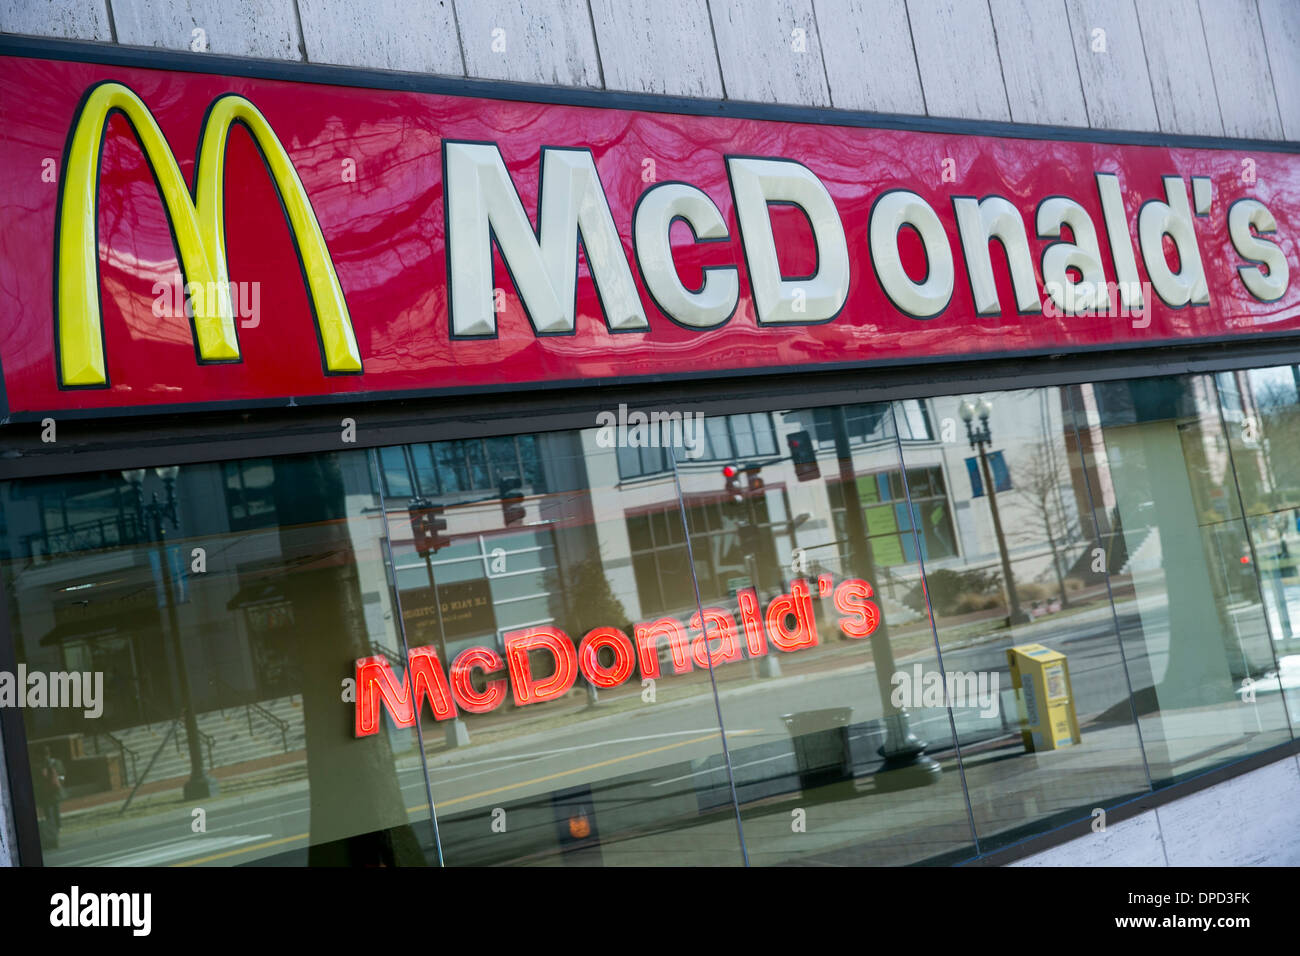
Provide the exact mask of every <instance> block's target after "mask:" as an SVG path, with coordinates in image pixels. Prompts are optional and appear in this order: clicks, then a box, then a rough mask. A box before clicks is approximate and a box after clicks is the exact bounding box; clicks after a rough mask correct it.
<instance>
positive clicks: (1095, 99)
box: [1065, 0, 1160, 131]
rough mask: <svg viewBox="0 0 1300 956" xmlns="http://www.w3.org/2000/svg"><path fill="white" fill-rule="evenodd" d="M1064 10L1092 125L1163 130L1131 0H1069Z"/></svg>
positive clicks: (1104, 127)
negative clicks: (1068, 21) (1068, 20)
mask: <svg viewBox="0 0 1300 956" xmlns="http://www.w3.org/2000/svg"><path fill="white" fill-rule="evenodd" d="M1065 9H1066V13H1067V14H1068V16H1069V19H1070V35H1071V38H1072V39H1073V41H1074V53H1075V58H1076V60H1077V61H1078V64H1079V79H1080V80H1081V81H1082V83H1083V101H1084V103H1085V104H1086V105H1087V107H1088V123H1089V125H1090V126H1093V127H1095V128H1097V129H1135V130H1150V131H1156V130H1159V129H1160V121H1159V118H1158V117H1157V115H1156V103H1155V99H1154V97H1153V96H1152V93H1151V77H1150V76H1149V74H1148V73H1147V61H1146V54H1145V53H1144V52H1143V50H1142V35H1141V31H1140V28H1139V26H1138V17H1137V11H1136V10H1135V9H1134V8H1133V0H1066V4H1065Z"/></svg>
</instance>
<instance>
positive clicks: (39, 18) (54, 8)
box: [0, 0, 113, 40]
mask: <svg viewBox="0 0 1300 956" xmlns="http://www.w3.org/2000/svg"><path fill="white" fill-rule="evenodd" d="M0 33H27V34H30V35H32V36H42V37H62V38H63V39H65V40H111V39H113V31H112V27H111V26H110V24H109V19H108V5H107V3H106V2H105V0H0Z"/></svg>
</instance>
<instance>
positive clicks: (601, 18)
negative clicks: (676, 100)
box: [591, 0, 722, 99]
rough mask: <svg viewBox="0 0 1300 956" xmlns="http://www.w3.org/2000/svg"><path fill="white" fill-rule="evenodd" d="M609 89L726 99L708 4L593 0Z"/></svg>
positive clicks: (682, 0) (683, 0) (691, 0)
mask: <svg viewBox="0 0 1300 956" xmlns="http://www.w3.org/2000/svg"><path fill="white" fill-rule="evenodd" d="M591 18H592V20H593V21H594V22H595V24H596V47H597V49H599V51H600V63H601V66H602V68H603V69H604V74H605V88H606V89H609V90H630V91H631V92H634V93H665V94H668V95H669V96H705V97H709V98H711V99H721V98H722V71H721V69H720V68H719V66H718V54H717V51H715V50H714V48H713V25H712V24H711V23H710V22H709V5H708V3H707V0H657V2H656V3H653V4H648V3H647V4H640V3H627V2H626V0H591Z"/></svg>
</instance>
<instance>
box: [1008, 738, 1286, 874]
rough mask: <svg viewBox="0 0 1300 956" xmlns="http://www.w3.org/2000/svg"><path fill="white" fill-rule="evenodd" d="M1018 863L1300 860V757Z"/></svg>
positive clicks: (1200, 863)
mask: <svg viewBox="0 0 1300 956" xmlns="http://www.w3.org/2000/svg"><path fill="white" fill-rule="evenodd" d="M1011 865H1012V866H1297V865H1300V758H1297V757H1287V758H1285V759H1283V760H1279V761H1277V762H1276V763H1271V764H1268V765H1266V766H1264V767H1259V768H1258V769H1255V770H1252V771H1250V772H1249V773H1245V774H1242V775H1241V776H1239V777H1233V778H1231V779H1229V780H1225V781H1224V782H1222V783H1219V784H1215V785H1214V786H1212V787H1207V788H1205V789H1204V790H1199V791H1197V792H1196V793H1193V794H1190V795H1188V796H1186V797H1182V798H1181V799H1178V800H1175V801H1173V802H1172V803H1167V804H1165V805H1164V806H1161V807H1157V808H1156V809H1154V810H1149V811H1147V812H1146V813H1143V814H1140V815H1138V816H1136V817H1132V818H1130V819H1128V820H1124V821H1122V822H1120V823H1116V824H1112V825H1110V826H1108V827H1106V829H1105V830H1104V831H1102V832H1093V833H1090V834H1088V835H1087V836H1082V837H1079V838H1078V839H1075V840H1071V841H1070V842H1068V843H1062V844H1061V845H1059V846H1055V847H1052V848H1051V849H1050V850H1044V851H1043V852H1042V853H1035V854H1034V855H1032V856H1028V857H1025V858H1024V859H1022V860H1017V861H1016V862H1015V863H1013V864H1011Z"/></svg>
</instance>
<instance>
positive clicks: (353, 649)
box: [0, 452, 430, 866]
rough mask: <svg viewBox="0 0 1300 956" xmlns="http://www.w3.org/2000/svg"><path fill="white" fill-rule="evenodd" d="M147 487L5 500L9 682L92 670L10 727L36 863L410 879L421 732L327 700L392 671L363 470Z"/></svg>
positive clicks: (300, 469) (120, 485) (415, 856)
mask: <svg viewBox="0 0 1300 956" xmlns="http://www.w3.org/2000/svg"><path fill="white" fill-rule="evenodd" d="M159 472H160V474H155V473H154V471H153V470H152V469H150V470H145V469H138V470H132V471H129V472H126V473H101V474H95V475H85V476H78V477H75V478H70V479H43V480H39V481H15V482H9V483H8V484H6V485H4V486H3V488H2V489H0V495H2V496H3V507H4V512H5V516H6V527H7V531H8V537H7V540H6V545H7V550H6V553H5V555H4V560H3V575H4V584H5V590H6V593H7V594H8V595H9V624H10V630H11V633H12V634H13V636H14V640H15V645H16V651H17V658H18V661H19V664H20V667H21V668H23V669H24V670H25V672H26V673H27V674H28V675H29V676H30V675H36V674H40V675H47V676H50V680H51V683H53V681H54V680H56V679H57V678H55V677H54V676H52V675H60V674H69V673H73V672H78V673H97V674H102V683H103V688H102V694H101V695H100V698H101V699H100V702H101V703H102V713H99V714H94V713H93V711H91V710H88V709H86V708H85V707H84V706H83V707H81V708H77V707H55V706H47V707H33V708H30V709H25V710H24V711H23V712H22V713H23V721H24V726H25V728H26V733H27V740H28V754H29V759H30V761H31V767H32V776H33V779H34V781H35V782H36V787H35V789H36V791H37V792H36V802H37V804H38V805H39V808H40V821H39V827H40V835H41V843H42V848H43V851H44V858H45V862H46V863H47V864H48V865H70V866H79V865H99V864H111V865H206V864H213V865H232V864H239V863H246V862H254V861H262V862H269V861H272V860H275V861H280V862H288V863H296V864H305V863H311V864H314V865H331V864H345V865H397V864H402V865H414V864H420V863H423V862H424V860H425V856H426V854H425V850H424V849H423V848H422V846H421V844H428V843H429V842H430V838H429V836H428V833H429V827H428V824H427V823H421V822H420V821H421V820H423V819H426V818H427V817H428V815H429V812H428V806H427V803H428V801H427V798H425V797H424V787H423V780H422V776H421V771H420V760H419V752H418V749H417V748H416V747H415V741H414V735H413V734H412V733H411V732H410V731H393V732H388V733H385V734H382V735H378V736H376V737H374V738H371V739H369V740H353V739H351V734H350V727H351V723H352V719H353V714H352V710H353V704H352V703H351V702H350V700H351V696H352V695H351V694H350V693H349V692H348V689H347V688H346V687H344V685H343V683H342V681H343V679H344V678H346V677H347V676H348V675H349V673H350V671H351V667H352V662H353V661H354V660H355V659H356V658H357V657H361V656H364V655H366V654H369V653H379V654H384V655H386V656H389V657H392V658H394V659H398V658H399V657H400V653H399V652H400V647H401V644H400V637H399V634H398V632H397V630H396V627H395V618H394V616H393V602H392V601H391V598H390V591H389V589H388V587H387V586H386V579H385V573H384V564H383V558H382V549H381V547H380V537H379V535H380V529H381V522H380V521H379V520H378V519H379V515H378V508H377V503H378V502H377V499H376V498H375V497H374V495H373V494H372V492H371V481H370V478H369V474H368V468H367V459H366V456H365V454H364V453H361V452H357V453H347V454H321V455H315V456H306V457H298V458H276V459H261V460H257V461H245V462H238V463H233V464H232V463H227V464H226V465H224V466H223V465H188V466H185V467H183V468H179V469H177V468H171V469H159ZM54 518H57V519H58V520H57V521H55V520H52V519H54ZM33 686H34V685H33ZM33 702H34V701H33ZM47 703H52V702H47ZM83 703H84V702H83ZM46 771H48V772H46ZM60 777H61V778H62V779H61V780H60V779H59V778H60Z"/></svg>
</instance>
